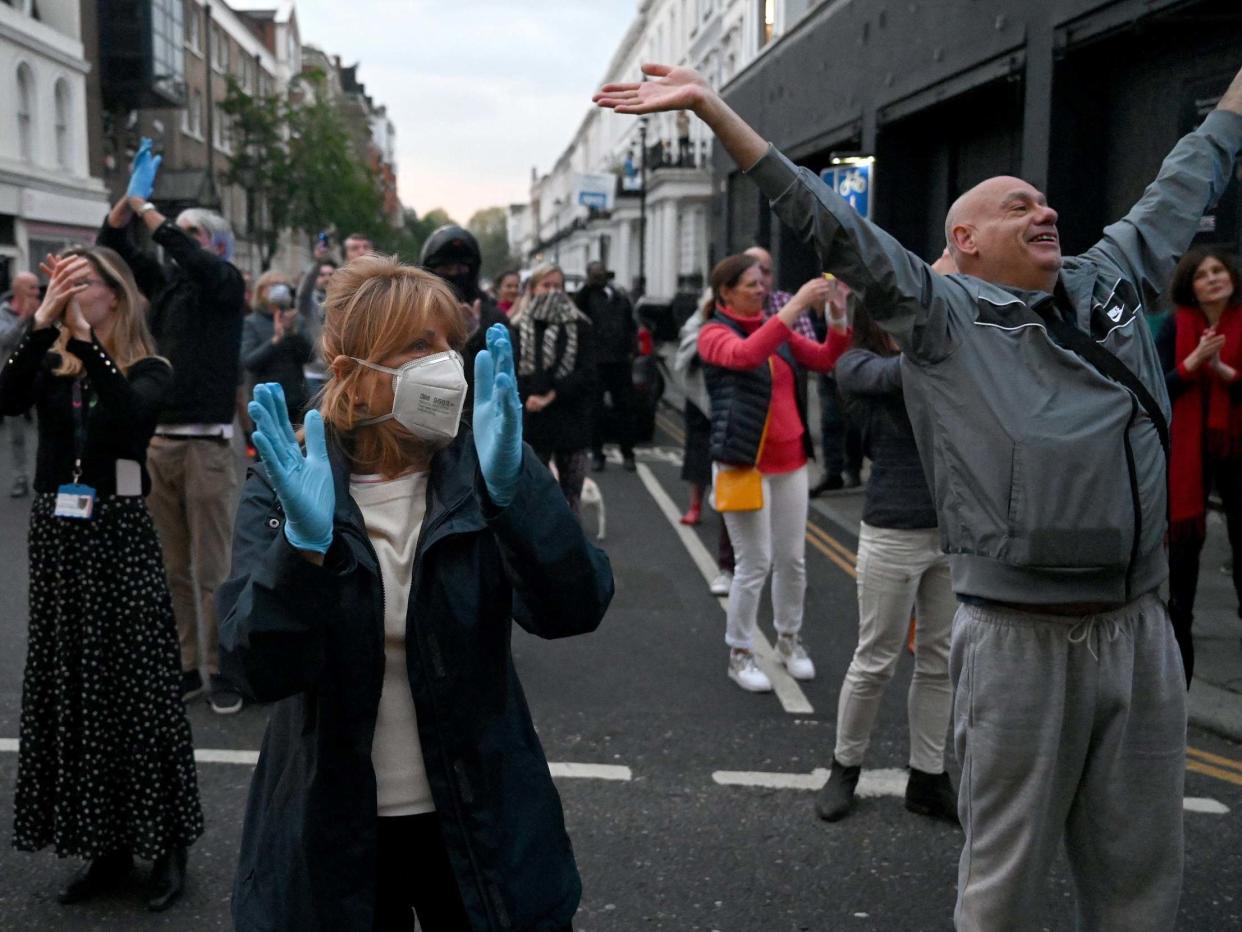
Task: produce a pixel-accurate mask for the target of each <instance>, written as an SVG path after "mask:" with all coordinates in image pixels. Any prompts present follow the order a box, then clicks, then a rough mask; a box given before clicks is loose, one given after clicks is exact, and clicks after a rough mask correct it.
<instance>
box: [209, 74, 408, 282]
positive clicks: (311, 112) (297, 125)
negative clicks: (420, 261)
mask: <svg viewBox="0 0 1242 932" xmlns="http://www.w3.org/2000/svg"><path fill="white" fill-rule="evenodd" d="M324 87H325V82H324V80H323V76H322V75H320V74H318V73H308V74H306V75H302V76H300V77H299V78H297V79H295V81H294V83H293V86H292V87H291V89H290V94H289V96H287V97H275V96H268V97H254V96H252V95H250V94H247V93H246V92H245V91H244V90H242V88H241V86H240V85H239V84H237V82H236V81H234V80H233V79H232V78H229V89H228V94H227V96H226V97H225V100H224V102H223V103H222V104H221V107H222V109H223V110H224V112H225V113H226V114H228V115H229V116H230V117H231V118H232V120H233V126H234V130H233V133H234V141H235V144H234V155H233V156H232V158H230V160H229V167H228V170H227V172H226V173H225V180H226V181H227V182H228V183H230V184H236V185H240V186H241V187H242V188H243V189H244V190H245V191H246V203H247V208H246V215H247V216H246V227H247V233H248V234H249V235H250V236H252V237H253V238H254V239H255V240H256V241H257V242H258V243H259V247H260V259H261V261H262V265H263V268H265V269H266V268H267V267H268V266H269V265H270V264H271V261H272V257H273V256H274V255H275V253H276V249H277V247H278V245H279V238H280V234H281V233H282V232H283V231H284V230H286V229H289V228H295V229H299V230H305V231H307V232H312V231H317V230H323V229H330V228H335V229H336V230H338V231H340V232H341V234H342V235H345V234H348V233H353V232H355V231H357V232H360V233H366V234H368V235H369V236H371V237H372V239H373V240H376V241H382V240H383V239H384V235H385V234H387V233H390V232H391V227H390V226H389V225H388V223H387V222H386V221H385V219H384V216H383V198H382V196H381V194H380V191H379V186H378V185H377V184H376V181H375V178H374V177H373V175H372V174H371V171H370V170H369V169H368V168H367V167H366V166H365V165H363V164H362V163H360V161H359V160H358V158H357V156H356V154H355V150H354V146H353V142H352V140H351V138H350V134H349V130H348V128H347V126H346V123H345V120H344V117H343V115H342V113H341V112H340V110H339V109H338V108H337V107H336V105H335V104H334V103H333V102H332V101H330V100H329V99H328V98H327V95H326V94H325V93H324Z"/></svg>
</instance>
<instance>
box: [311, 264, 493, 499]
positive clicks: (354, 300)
mask: <svg viewBox="0 0 1242 932" xmlns="http://www.w3.org/2000/svg"><path fill="white" fill-rule="evenodd" d="M432 327H434V328H435V329H437V330H439V331H441V332H442V333H443V334H444V336H445V338H446V340H447V341H448V344H449V346H450V347H451V348H453V349H455V350H457V351H458V352H460V351H461V349H462V348H463V347H464V346H465V343H466V338H467V336H468V335H469V334H468V331H467V328H466V320H465V316H464V315H463V314H462V310H461V306H460V305H459V304H458V302H457V297H456V295H454V293H453V290H452V288H451V287H450V286H449V285H448V284H447V283H446V282H445V281H444V280H443V279H441V278H440V277H439V276H436V275H433V274H431V273H430V272H425V271H423V270H422V269H419V268H415V267H414V266H411V265H402V264H401V262H400V260H398V259H397V257H396V256H379V255H375V254H373V253H369V254H367V255H364V256H359V257H358V258H357V259H354V261H353V262H350V263H349V264H348V265H344V266H342V267H341V268H340V269H338V270H337V271H336V272H335V273H333V275H332V279H331V281H329V282H328V288H327V293H326V295H325V296H324V302H323V332H322V333H321V335H320V338H319V345H320V350H321V352H322V355H323V359H324V360H325V361H326V362H328V364H329V366H330V372H331V378H329V380H328V382H327V384H326V385H325V386H324V388H323V391H322V394H321V395H320V398H319V405H318V407H319V413H320V414H321V415H323V419H324V421H325V422H326V423H327V424H329V425H330V426H331V427H332V428H333V429H334V430H335V431H336V432H337V434H338V435H339V436H340V438H341V441H342V445H343V446H344V448H345V451H346V453H347V454H348V456H349V458H350V460H351V462H352V465H353V468H354V471H355V472H360V473H379V474H381V475H383V476H385V477H386V478H392V477H394V476H397V475H400V474H401V473H402V472H403V471H404V470H405V469H407V468H408V467H409V465H410V462H411V461H412V460H415V459H417V458H419V457H420V456H421V455H424V454H425V452H426V449H427V447H426V442H425V441H423V440H420V439H419V438H417V437H415V436H413V435H412V434H410V433H409V432H408V431H407V430H406V429H405V428H404V427H402V426H401V425H400V424H398V423H397V422H396V421H395V420H392V419H389V420H387V421H381V422H380V423H378V424H369V425H361V424H359V423H358V422H359V421H360V420H366V419H367V418H369V417H372V416H374V413H373V412H367V411H362V410H359V408H358V407H357V406H356V405H357V403H358V402H359V401H360V400H361V399H360V393H361V392H362V391H363V389H362V387H361V379H362V377H363V373H368V372H374V370H372V369H368V368H367V367H366V366H362V365H359V364H358V363H357V362H354V360H355V359H365V360H366V361H367V362H371V363H375V364H377V365H382V364H383V360H385V359H387V358H388V357H389V356H392V355H394V354H396V353H401V352H403V351H405V350H408V349H409V348H410V345H411V344H412V343H413V342H414V341H415V340H416V339H418V338H419V337H421V336H422V335H423V333H424V331H426V330H427V329H429V328H432Z"/></svg>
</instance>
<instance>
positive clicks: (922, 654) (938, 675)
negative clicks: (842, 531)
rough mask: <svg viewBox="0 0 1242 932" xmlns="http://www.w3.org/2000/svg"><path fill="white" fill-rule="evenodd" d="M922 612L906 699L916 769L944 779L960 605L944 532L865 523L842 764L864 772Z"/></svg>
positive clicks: (841, 728)
mask: <svg viewBox="0 0 1242 932" xmlns="http://www.w3.org/2000/svg"><path fill="white" fill-rule="evenodd" d="M911 608H913V609H914V610H915V614H916V616H917V618H918V627H917V631H916V635H915V638H916V640H915V654H914V676H913V678H912V679H911V680H910V693H909V696H908V697H907V700H906V707H907V715H908V716H909V719H910V766H911V767H915V768H917V769H919V770H922V771H924V772H926V773H943V772H944V746H945V740H946V736H947V734H948V730H949V714H950V710H951V708H952V704H953V687H952V685H951V684H950V682H949V637H950V634H951V632H952V630H953V613H954V612H955V611H956V610H957V600H956V598H955V597H954V595H953V585H952V582H951V581H950V579H949V561H948V560H947V559H946V558H945V556H944V554H942V553H941V552H940V537H939V532H938V531H937V530H936V529H935V528H929V529H927V530H913V531H908V530H897V529H895V528H878V527H871V526H870V525H869V524H867V523H865V522H864V523H863V524H862V528H861V530H860V531H859V535H858V648H857V649H856V650H855V651H854V659H853V660H852V661H850V668H849V670H848V671H846V674H845V683H844V684H843V685H842V687H841V697H840V699H839V701H838V703H837V747H836V752H835V756H836V759H837V760H838V761H839V762H840V763H841V764H843V765H844V766H846V767H858V766H861V765H862V761H863V757H864V756H865V755H866V753H867V745H868V743H869V742H870V741H871V729H872V726H874V725H875V719H876V715H877V714H878V713H879V711H880V702H881V700H882V699H883V698H884V688H885V687H886V686H887V685H888V681H889V680H890V679H891V678H892V676H893V671H894V670H896V668H897V659H898V658H899V657H900V656H901V650H902V648H903V647H904V646H905V643H906V633H907V632H908V630H909V625H910V609H911Z"/></svg>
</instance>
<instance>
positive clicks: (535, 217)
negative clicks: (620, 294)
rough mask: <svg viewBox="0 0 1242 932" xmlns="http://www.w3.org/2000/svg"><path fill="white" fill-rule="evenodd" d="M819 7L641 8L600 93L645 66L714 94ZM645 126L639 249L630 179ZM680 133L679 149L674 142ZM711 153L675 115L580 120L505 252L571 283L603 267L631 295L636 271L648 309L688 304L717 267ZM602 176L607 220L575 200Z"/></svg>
mask: <svg viewBox="0 0 1242 932" xmlns="http://www.w3.org/2000/svg"><path fill="white" fill-rule="evenodd" d="M819 2H823V0H767V2H756V0H639V2H638V9H637V15H636V16H635V19H634V22H633V23H632V24H631V26H630V28H629V30H628V31H627V32H626V34H625V37H624V38H623V39H622V40H621V43H620V45H619V46H618V47H617V50H616V52H615V54H614V55H613V59H612V61H611V62H610V63H609V65H608V68H607V70H606V72H605V73H604V74H602V75H601V76H600V83H601V84H602V83H605V82H609V81H637V80H640V78H641V73H640V70H639V66H640V64H641V63H642V62H645V61H654V62H663V63H666V64H672V65H687V66H689V67H691V68H694V69H695V70H697V71H699V72H700V73H701V74H703V75H704V76H705V77H706V78H707V80H708V81H709V82H711V84H712V85H713V86H714V87H717V88H719V87H722V86H724V85H725V84H726V83H728V81H729V80H731V79H732V78H733V76H734V75H736V74H737V73H738V72H739V71H740V70H741V69H743V68H745V67H746V66H747V65H748V64H749V63H750V62H751V61H753V60H754V59H755V58H757V57H758V56H759V55H762V54H763V53H764V52H765V51H766V50H767V49H768V48H770V47H771V46H772V44H773V42H774V40H775V39H776V37H777V36H779V35H780V34H781V32H783V31H784V30H785V27H786V23H789V24H792V23H794V22H796V21H797V20H798V19H801V18H802V16H804V15H805V14H806V12H807V11H808V10H809V9H810V8H811V7H814V6H817V5H819ZM687 116H688V115H687ZM644 127H645V132H646V143H647V154H648V159H647V171H646V178H647V185H646V187H647V197H646V210H645V214H646V236H645V245H646V249H645V250H640V248H639V239H640V235H639V230H640V227H641V226H642V220H641V216H642V211H641V203H642V198H641V197H640V192H639V189H640V187H641V186H640V183H639V179H638V177H637V176H638V174H640V172H638V168H639V165H640V156H639V140H640V135H641V133H642V131H643V128H644ZM684 130H688V132H689V141H688V144H683V143H682V142H681V140H680V138H679V137H680V136H681V133H682V131H684ZM710 145H711V134H710V133H709V132H708V131H707V127H706V126H704V125H703V124H702V123H701V122H700V121H699V120H698V119H697V118H693V117H689V119H688V122H685V121H683V122H682V124H681V126H680V127H679V125H678V115H677V114H672V113H662V114H656V115H654V116H652V117H650V118H647V119H646V120H645V121H640V120H639V119H637V118H635V117H633V116H619V115H617V114H615V113H612V112H610V111H601V110H598V109H595V108H591V109H589V110H588V111H587V113H586V114H585V115H584V117H583V120H582V122H581V124H580V125H579V126H578V129H577V131H576V132H575V133H574V135H573V138H572V139H571V140H570V142H569V145H568V146H567V148H566V149H565V151H564V152H563V153H562V154H561V156H560V158H558V159H557V161H556V164H555V165H554V166H553V167H552V168H551V170H550V171H548V172H547V174H545V175H542V176H540V177H537V178H536V179H534V180H533V181H532V184H531V203H530V207H529V210H528V212H527V213H528V218H527V222H529V225H530V228H531V229H532V230H533V231H534V233H533V236H532V237H530V238H529V239H525V240H523V241H522V242H521V243H518V242H515V245H526V246H527V248H526V250H525V252H524V257H525V258H526V260H527V261H528V262H531V263H534V262H539V261H549V260H551V261H557V262H559V264H561V265H562V266H563V267H564V269H565V272H566V274H567V275H569V276H570V277H571V278H573V277H576V276H578V275H581V274H582V273H583V272H584V271H585V268H586V264H587V263H588V262H589V261H591V260H593V259H601V260H602V261H604V263H605V264H606V265H608V267H609V268H611V269H612V270H613V271H615V272H616V280H617V282H618V283H620V284H622V285H624V286H626V287H628V288H633V289H636V290H637V289H638V288H639V287H640V280H641V279H642V278H643V277H644V272H645V285H646V287H645V293H646V295H647V296H648V297H649V298H650V299H652V300H655V301H670V300H671V299H672V298H673V297H674V296H675V295H676V294H678V293H695V294H697V293H698V292H699V291H700V290H701V289H702V287H703V285H704V284H705V283H706V281H707V278H708V273H709V272H710V266H711V261H712V259H714V258H718V257H713V256H712V255H711V254H710V251H709V243H710V239H709V237H708V222H709V205H710V201H711V197H712V189H711V171H710V167H709V158H710ZM627 158H628V165H627ZM601 173H611V174H614V175H616V176H617V177H618V183H617V192H616V195H615V198H614V200H613V203H612V207H611V209H610V210H599V209H594V210H593V209H591V208H590V207H587V206H585V205H583V204H582V203H581V202H580V198H579V193H580V185H581V180H582V176H583V175H589V174H601ZM623 181H624V182H627V183H623ZM627 187H628V188H630V190H626V188H627ZM588 199H589V198H588ZM510 216H511V217H512V216H513V211H512V210H511V212H510ZM640 253H641V255H640ZM640 265H641V266H642V268H640Z"/></svg>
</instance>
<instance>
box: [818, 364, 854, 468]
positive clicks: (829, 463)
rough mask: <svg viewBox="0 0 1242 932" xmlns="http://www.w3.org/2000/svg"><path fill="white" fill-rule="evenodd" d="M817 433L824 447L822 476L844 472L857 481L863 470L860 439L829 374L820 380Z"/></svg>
mask: <svg viewBox="0 0 1242 932" xmlns="http://www.w3.org/2000/svg"><path fill="white" fill-rule="evenodd" d="M819 430H820V438H821V442H822V444H823V447H824V475H825V476H839V475H841V474H842V473H843V472H844V473H849V474H850V475H851V476H854V477H857V476H858V474H859V472H860V471H861V470H862V460H863V454H862V436H861V435H860V434H859V432H858V429H857V428H855V427H853V426H852V425H851V424H850V423H849V421H848V420H847V419H846V417H845V411H844V409H843V407H842V405H841V398H840V396H839V395H838V394H837V380H836V378H834V377H833V376H832V375H831V374H828V375H824V374H821V375H820V377H819Z"/></svg>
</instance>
